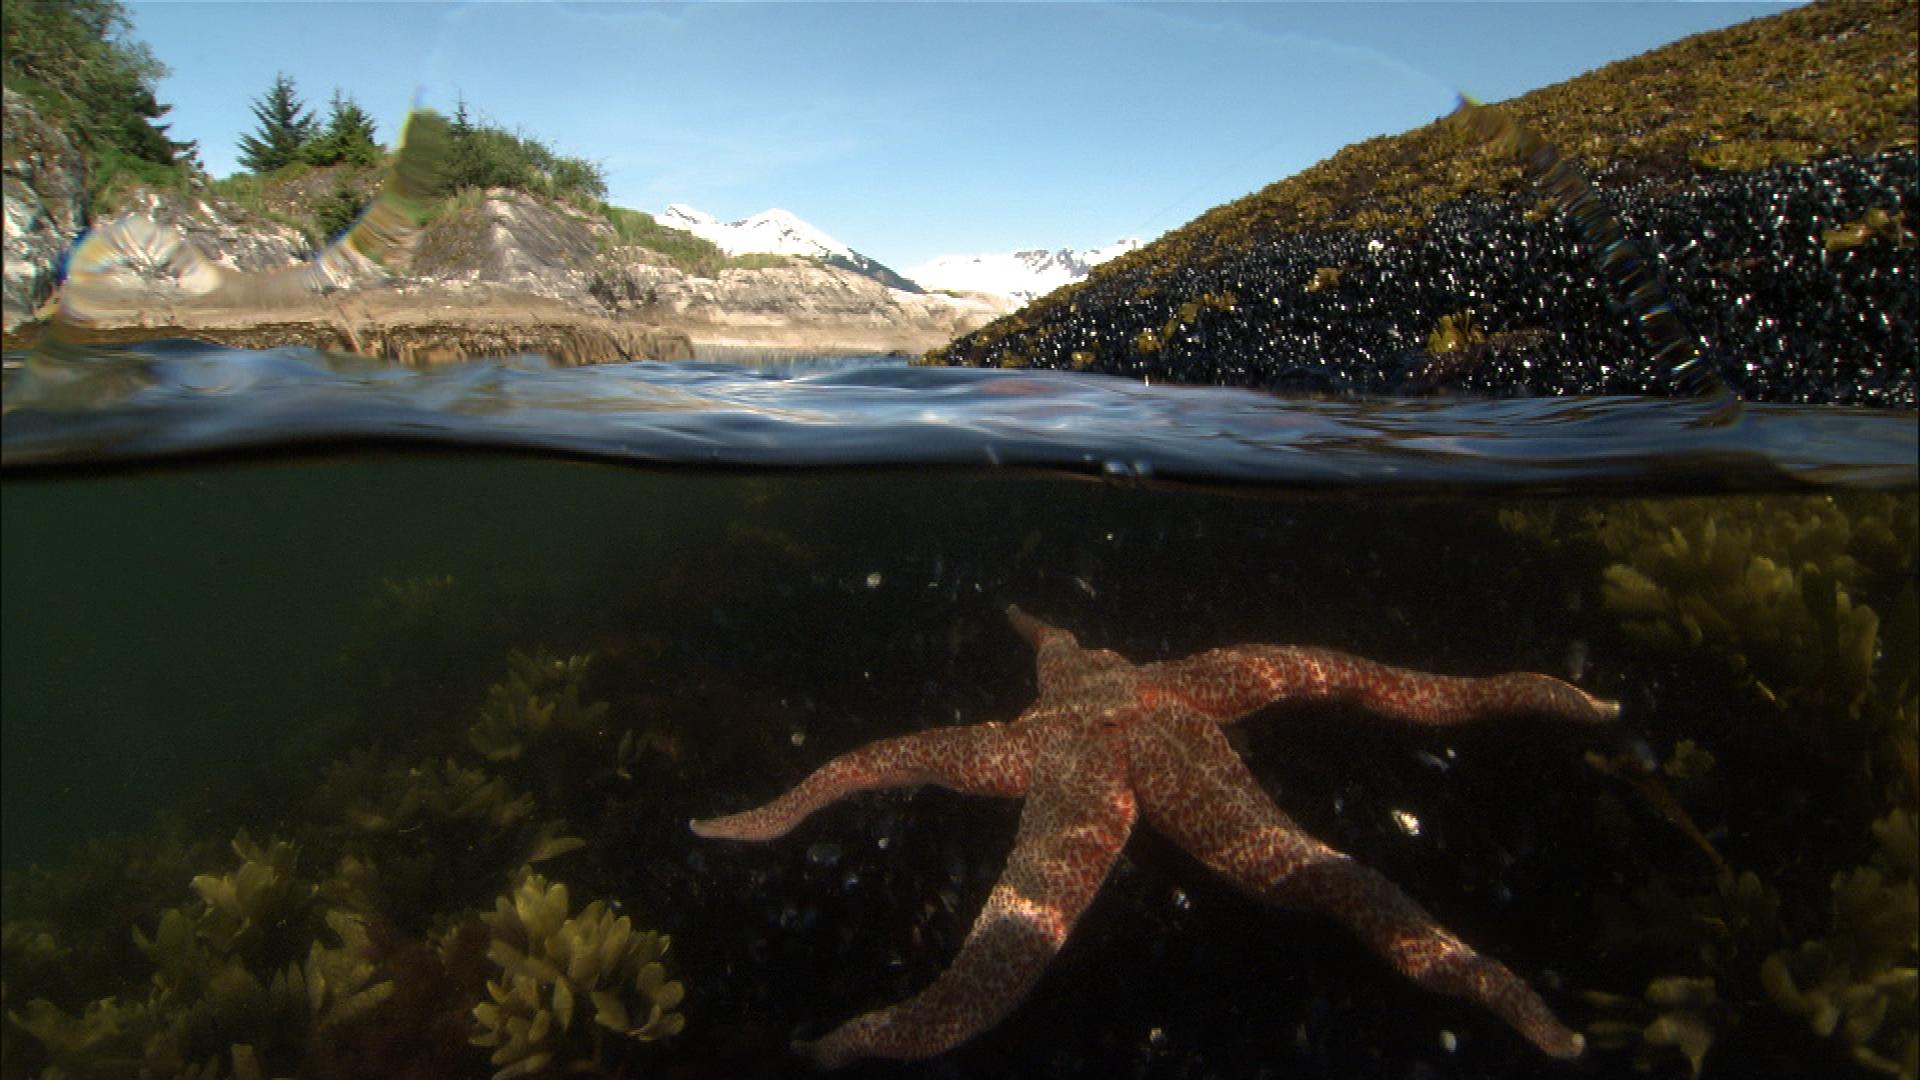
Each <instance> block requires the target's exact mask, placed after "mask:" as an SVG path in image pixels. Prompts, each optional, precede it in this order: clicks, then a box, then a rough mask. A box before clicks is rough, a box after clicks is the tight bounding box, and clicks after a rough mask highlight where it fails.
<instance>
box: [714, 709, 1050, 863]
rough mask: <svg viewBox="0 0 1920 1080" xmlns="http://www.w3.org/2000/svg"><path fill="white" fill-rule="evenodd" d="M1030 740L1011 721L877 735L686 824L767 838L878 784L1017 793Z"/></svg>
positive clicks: (1023, 786) (1022, 786) (717, 833)
mask: <svg viewBox="0 0 1920 1080" xmlns="http://www.w3.org/2000/svg"><path fill="white" fill-rule="evenodd" d="M1036 742H1037V740H1036V739H1034V737H1033V735H1032V733H1031V732H1029V731H1027V730H1025V729H1022V728H1019V727H1016V726H1014V725H1010V724H974V725H970V726H966V727H946V728H935V729H933V730H932V731H922V732H917V733H915V734H912V735H902V736H899V737H897V738H892V739H882V740H880V741H879V742H876V743H870V744H868V745H866V746H863V747H861V748H860V749H858V750H855V751H852V752H851V753H846V754H842V755H840V756H839V757H837V758H834V759H833V760H832V761H829V762H827V763H826V764H825V765H822V766H821V767H820V768H819V769H817V770H815V771H814V773H813V774H812V775H811V776H808V777H807V778H806V779H805V780H802V781H800V783H799V784H797V785H796V786H794V787H793V789H792V790H790V791H788V792H787V793H786V794H784V795H782V796H780V797H779V798H777V799H775V800H773V801H772V802H770V803H768V804H766V805H765V806H762V807H760V808H758V809H755V810H748V811H745V812H743V813H738V814H729V815H727V816H725V817H717V818H704V819H698V820H695V821H692V822H689V824H690V825H691V826H692V828H693V831H694V832H695V833H696V834H698V835H700V836H710V837H721V838H724V839H728V840H772V839H774V838H775V837H780V836H785V835H786V834H787V832H788V831H789V830H791V829H792V828H793V827H794V826H795V825H798V824H800V822H801V821H803V820H805V818H806V817H807V815H809V814H811V813H813V812H814V811H815V810H818V809H820V808H821V807H823V806H825V805H827V804H828V803H831V802H836V801H838V800H840V799H842V798H845V797H846V796H848V795H852V794H854V793H856V792H861V791H873V790H875V789H877V788H888V787H906V786H910V785H913V784H940V785H942V786H945V787H950V788H953V789H954V790H955V791H961V792H965V793H967V794H969V795H1009V796H1010V795H1019V794H1021V793H1023V792H1025V791H1026V790H1027V784H1028V782H1029V777H1030V775H1031V773H1032V769H1033V758H1034V753H1035V749H1036Z"/></svg>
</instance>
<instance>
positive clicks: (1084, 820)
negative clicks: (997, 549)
mask: <svg viewBox="0 0 1920 1080" xmlns="http://www.w3.org/2000/svg"><path fill="white" fill-rule="evenodd" d="M1092 740H1105V741H1108V742H1109V743H1110V745H1108V746H1104V747H1102V746H1090V745H1088V743H1089V741H1092ZM1041 755H1042V756H1041V760H1040V761H1039V763H1038V764H1037V765H1036V766H1035V772H1034V777H1035V779H1034V784H1033V788H1032V790H1031V791H1029V792H1028V795H1027V805H1026V807H1025V809H1024V810H1022V812H1021V815H1020V830H1019V832H1018V834H1017V835H1016V836H1015V839H1014V847H1013V855H1012V856H1011V857H1010V858H1009V859H1008V860H1007V868H1006V871H1005V872H1004V873H1003V874H1002V875H1001V878H1000V881H999V883H998V884H996V885H995V886H994V888H993V892H992V894H990V895H989V896H988V898H987V903H986V907H985V908H983V909H982V910H981V912H980V917H979V918H978V919H976V920H975V921H974V924H973V929H972V930H971V931H970V932H969V933H968V934H967V940H966V942H965V943H964V944H963V945H961V947H960V953H959V955H958V956H956V957H954V960H953V964H952V965H951V966H950V967H948V968H947V970H946V971H945V972H944V973H943V974H942V975H941V976H940V977H939V978H938V979H935V980H934V981H933V983H932V984H931V985H930V986H928V987H927V988H926V989H925V990H922V991H921V992H920V993H919V994H917V995H915V996H913V997H911V998H908V999H907V1000H906V1001H903V1002H900V1003H899V1004H896V1005H890V1006H888V1007H886V1008H883V1009H877V1010H875V1011H873V1012H870V1013H866V1014H864V1015H862V1016H858V1017H855V1018H854V1019H852V1020H849V1021H848V1022H846V1023H845V1024H842V1025H841V1026H840V1027H838V1028H836V1029H834V1030H833V1031H831V1032H829V1033H828V1034H827V1035H826V1036H825V1037H823V1038H821V1039H819V1040H818V1041H816V1042H812V1043H802V1044H799V1045H798V1046H797V1047H796V1049H798V1050H799V1051H800V1052H802V1053H804V1054H806V1055H807V1056H808V1057H810V1058H812V1059H813V1061H814V1063H815V1064H817V1065H819V1066H820V1067H822V1068H828V1069H834V1068H839V1067H841V1066H843V1065H846V1064H848V1063H850V1062H852V1061H854V1060H856V1059H858V1058H863V1057H885V1058H904V1059H918V1058H925V1057H931V1056H933V1055H935V1054H938V1053H941V1052H943V1051H946V1050H949V1049H951V1048H953V1047H955V1046H958V1045H959V1044H960V1043H962V1042H965V1041H966V1040H967V1039H969V1038H972V1037H973V1036H974V1035H976V1034H978V1033H980V1032H981V1031H984V1030H986V1029H987V1028H989V1027H991V1026H993V1025H994V1024H995V1023H997V1022H998V1021H999V1020H1000V1018H1001V1017H1003V1016H1005V1015H1006V1014H1007V1013H1008V1012H1010V1011H1012V1010H1013V1008H1014V1006H1016V1005H1018V1004H1019V1003H1020V1001H1021V999H1023V998H1024V997H1026V995H1027V991H1028V990H1029V989H1031V988H1032V986H1033V984H1034V981H1035V980H1037V979H1038V978H1039V977H1040V973H1041V972H1042V971H1044V970H1045V969H1046V966H1047V962H1048V961H1049V960H1051V959H1053V956H1054V954H1055V953H1057V952H1059V950H1060V945H1061V943H1062V942H1064V941H1065V940H1066V937H1067V934H1068V932H1069V931H1071V930H1072V929H1073V924H1074V922H1075V920H1077V919H1078V918H1079V917H1080V913H1081V912H1082V911H1084V910H1085V909H1086V906H1087V904H1088V902H1089V901H1091V900H1092V899H1093V896H1094V894H1095V893H1096V892H1098V891H1099V890H1100V885H1101V883H1102V882H1104V881H1105V880H1106V877H1107V872H1108V871H1109V870H1110V869H1112V867H1113V862H1114V860H1115V859H1116V858H1117V857H1118V856H1119V854H1120V849H1121V847H1122V846H1124V845H1125V844H1126V842H1127V835H1128V834H1129V833H1130V832H1131V831H1132V830H1133V822H1134V817H1135V813H1136V809H1135V804H1134V796H1133V791H1132V789H1131V787H1130V786H1129V784H1128V780H1127V768H1126V760H1125V753H1124V751H1123V750H1122V749H1121V748H1120V747H1119V745H1118V743H1117V737H1116V736H1113V735H1111V734H1109V733H1089V734H1083V735H1081V736H1080V737H1079V738H1071V739H1063V740H1057V741H1054V742H1051V743H1049V744H1048V746H1047V747H1046V748H1045V749H1044V750H1043V751H1042V752H1041Z"/></svg>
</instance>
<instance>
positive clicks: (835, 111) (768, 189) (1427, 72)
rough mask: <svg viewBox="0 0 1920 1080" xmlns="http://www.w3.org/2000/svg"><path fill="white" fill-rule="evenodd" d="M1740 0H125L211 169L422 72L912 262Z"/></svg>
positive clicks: (616, 176) (1018, 238)
mask: <svg viewBox="0 0 1920 1080" xmlns="http://www.w3.org/2000/svg"><path fill="white" fill-rule="evenodd" d="M1788 6H1792V5H1786V4H1778V3H1774V4H1751V3H1628V2H1605V3H1598V2H1586V3H1581V2H1532V3H1450V2H1419V3H1394V4H1372V3H1310V4H1308V3H1275V4H1265V3H1235V4H1211V3H1185V4H1175V5H1158V4H1118V5H1106V4H1092V3H1066V4H1026V3H994V4H988V3H786V4H762V3H740V4H732V3H729V4H626V3H599V4H580V3H535V2H523V3H341V2H338V0H327V2H314V3H295V2H280V3H208V2H137V0H136V2H133V3H131V4H129V8H130V11H131V14H132V15H133V19H134V28H135V29H134V33H135V36H136V37H138V38H139V39H140V40H143V41H145V42H146V43H147V44H148V45H149V46H150V47H151V48H152V49H153V50H154V53H155V54H156V55H157V56H158V57H159V59H160V60H161V61H162V62H163V63H165V64H166V65H167V66H168V68H169V69H171V74H170V75H169V76H168V77H167V78H166V79H165V80H163V81H162V83H161V84H160V88H159V89H160V94H159V97H160V100H161V101H163V102H166V103H169V104H171V105H172V106H173V112H172V114H171V115H170V117H169V119H170V120H171V121H172V122H173V128H172V132H173V134H174V136H175V137H177V138H188V139H196V140H198V141H199V142H200V146H201V156H202V158H203V160H204V161H205V162H206V164H207V166H208V168H209V169H211V170H212V171H213V172H214V173H215V174H216V175H225V174H227V173H229V172H231V171H233V170H234V169H235V168H237V166H236V165H235V163H234V157H235V142H236V140H237V139H238V137H239V136H240V135H241V134H243V133H246V132H250V131H251V130H253V128H254V126H255V122H254V119H253V117H252V115H251V113H250V112H249V105H250V103H251V102H252V101H253V100H254V99H256V98H257V97H258V96H259V95H260V94H261V93H262V92H263V91H264V90H265V89H266V88H267V86H268V85H269V84H271V83H272V81H273V78H274V75H275V73H276V72H280V71H284V72H286V73H287V74H289V75H291V76H292V77H293V79H294V80H295V82H296V83H297V84H298V87H299V89H300V91H301V94H302V96H303V97H304V98H305V99H306V100H307V102H308V103H309V104H312V105H324V103H325V101H326V100H327V98H328V97H329V96H330V95H331V93H332V91H333V89H334V88H335V87H336V86H338V87H340V88H342V89H344V90H346V91H347V92H349V93H351V94H352V95H353V96H354V97H355V98H357V99H358V100H359V102H360V103H361V104H362V105H363V106H365V107H366V108H367V109H368V110H369V111H370V112H371V113H372V114H373V115H374V116H375V118H376V119H378V120H379V122H380V125H381V129H380V137H381V138H382V140H383V141H387V142H391V141H392V139H393V135H394V132H395V130H396V128H397V125H398V124H399V122H400V121H401V119H402V118H403V117H404V116H405V114H406V111H407V107H408V104H409V103H410V102H411V101H412V100H413V98H414V96H415V94H416V93H418V94H419V95H420V96H421V98H422V100H423V101H424V102H425V103H426V104H428V105H433V106H436V107H441V108H446V109H450V108H451V105H452V102H453V100H454V97H455V95H456V94H464V95H465V97H466V99H467V102H468V103H469V107H470V108H471V109H472V110H473V111H474V112H475V113H477V114H480V115H483V116H485V117H487V118H489V119H491V120H493V121H494V122H496V123H499V124H502V125H503V126H506V127H509V128H520V129H523V130H525V131H526V132H527V133H529V134H533V135H537V136H539V137H541V138H543V139H545V140H546V141H547V142H548V143H549V144H550V145H552V146H553V147H554V148H555V149H556V150H558V151H559V152H561V153H567V154H576V155H580V156H583V157H589V158H594V159H597V160H599V161H600V162H601V163H602V164H603V165H604V166H605V168H606V173H607V180H608V186H609V187H610V188H611V201H613V202H615V203H618V204H621V205H624V206H632V207H636V208H639V209H643V210H650V211H658V210H660V209H662V208H663V207H664V206H665V205H666V204H667V203H669V202H684V203H688V204H690V205H693V206H696V207H699V208H700V209H703V210H706V211H708V212H710V213H712V214H715V215H716V216H718V217H720V218H721V219H723V220H732V219H735V218H740V217H745V216H746V215H748V214H752V213H755V212H757V211H760V210H764V209H766V208H768V207H770V206H781V207H785V208H787V209H789V210H791V211H793V212H794V213H797V214H799V215H800V216H801V217H803V218H805V219H807V220H808V221H810V222H812V223H813V224H815V225H817V226H819V227H820V228H822V229H824V230H826V231H827V232H829V233H831V234H832V235H833V236H835V237H836V238H837V239H839V240H840V241H841V242H842V243H845V244H847V245H849V246H851V247H853V248H855V249H857V250H859V251H862V252H865V253H866V254H868V255H871V256H873V257H874V258H877V259H879V260H880V261H882V262H884V263H887V264H888V265H891V266H894V267H897V268H903V269H904V268H907V267H911V266H913V265H915V264H917V263H919V262H921V261H924V260H925V259H928V258H931V257H933V256H935V255H942V254H956V253H976V252H996V251H1010V250H1014V249H1016V248H1024V247H1095V246H1100V245H1103V244H1107V243H1111V242H1112V241H1114V240H1116V239H1119V238H1120V237H1123V236H1138V237H1141V238H1142V239H1150V238H1152V237H1153V236H1155V235H1158V234H1159V233H1161V232H1163V231H1165V230H1167V229H1170V228H1173V227H1175V226H1178V225H1180V224H1182V223H1184V222H1186V221H1188V220H1190V219H1191V218H1193V217H1195V216H1196V215H1198V214H1199V213H1201V212H1202V211H1204V210H1206V209H1208V208H1209V207H1212V206H1215V205H1218V204H1220V203H1223V202H1227V201H1229V200H1231V199H1235V198H1238V197H1239V196H1241V195H1244V194H1247V193H1248V192H1250V191H1254V190H1257V189H1259V188H1260V187H1262V186H1264V185H1266V184H1268V183H1271V182H1273V181H1275V180H1278V179H1281V178H1283V177H1286V176H1288V175H1291V174H1292V173H1295V172H1298V171H1299V170H1300V169H1302V168H1305V167H1306V166H1309V165H1311V164H1313V163H1314V162H1316V161H1319V160H1321V159H1323V158H1325V157H1327V156H1329V155H1331V154H1332V153H1333V152H1334V151H1336V150H1338V149H1339V148H1340V147H1342V146H1344V145H1346V144H1348V143H1351V142H1355V141H1357V140H1360V139H1364V138H1368V137H1371V136H1374V135H1380V134H1387V133H1393V132H1399V131H1404V130H1406V129H1408V128H1411V127H1415V126H1417V125H1420V124H1423V123H1425V122H1427V121H1429V120H1431V119H1433V118H1434V117H1436V116H1439V115H1441V114H1443V113H1445V112H1447V111H1448V110H1449V109H1450V108H1451V107H1452V105H1453V100H1454V94H1455V92H1456V91H1458V90H1465V91H1467V92H1468V93H1471V94H1473V95H1474V96H1476V97H1479V98H1482V99H1484V100H1492V101H1497V100H1500V99H1502V98H1506V97H1511V96H1514V95H1516V94H1520V93H1524V92H1526V91H1527V90H1530V89H1533V88H1535V87H1539V86H1544V85H1547V84H1550V83H1554V82H1559V81H1561V80H1563V79H1566V78H1569V77H1571V76H1574V75H1577V74H1579V73H1581V72H1583V71H1587V70H1590V69H1592V68H1595V67H1598V66H1600V65H1602V64H1605V63H1608V62H1610V61H1613V60H1618V59H1622V58H1625V57H1628V56H1632V55H1635V54H1637V53H1641V52H1644V51H1646V50H1648V49H1650V48H1654V47H1656V46H1659V45H1663V44H1666V43H1668V42H1671V41H1675V40H1677V39H1679V38H1682V37H1685V36H1687V35H1689V34H1694V33H1699V32H1701V31H1704V30H1711V29H1716V28H1718V27H1722V26H1728V25H1731V24H1733V23H1737V22H1743V21H1745V20H1748V19H1752V18H1757V17H1759V16H1762V15H1767V14H1772V13H1775V12H1778V11H1781V10H1784V9H1785V8H1786V7H1788Z"/></svg>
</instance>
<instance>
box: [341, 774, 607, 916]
mask: <svg viewBox="0 0 1920 1080" xmlns="http://www.w3.org/2000/svg"><path fill="white" fill-rule="evenodd" d="M313 811H314V816H315V817H316V818H318V819H320V820H323V821H326V820H330V821H338V822H341V823H342V824H343V825H344V826H345V828H344V829H343V830H341V829H336V830H335V831H336V833H338V834H339V835H337V836H336V837H335V842H336V843H337V849H336V850H337V851H338V852H339V857H338V861H337V863H336V866H335V870H334V873H333V874H332V875H331V876H330V877H328V878H327V879H326V880H324V881H323V882H321V885H320V889H321V892H322V895H324V896H325V897H326V898H327V899H328V900H329V901H330V902H331V903H334V904H336V905H338V906H340V907H343V908H346V909H348V910H351V911H355V912H360V913H363V914H368V915H375V916H378V917H379V918H381V919H383V920H390V921H393V922H396V923H399V924H401V925H407V926H410V927H412V928H414V929H423V928H424V927H423V926H422V925H420V924H421V920H422V919H430V918H432V917H434V915H436V914H437V913H441V912H445V911H449V910H455V909H460V908H464V907H468V906H470V905H472V904H474V903H477V902H481V901H482V900H483V898H484V897H485V896H487V895H490V894H491V892H492V889H493V886H492V885H491V884H490V882H493V881H497V880H498V875H499V874H500V873H502V872H503V870H504V869H505V868H506V867H510V866H518V865H520V864H522V863H538V862H543V861H545V860H547V859H551V858H554V857H556V856H559V855H564V854H566V853H568V852H571V851H577V850H579V849H580V848H582V847H584V846H585V843H586V842H585V841H583V840H581V839H580V838H579V837H577V836H572V835H570V834H569V832H568V829H567V824H566V822H565V821H564V820H561V819H558V818H555V819H548V820H544V821H541V820H538V819H537V806H536V804H535V802H534V798H533V796H532V795H530V794H527V793H525V792H518V791H516V790H515V789H514V787H513V786H512V785H511V784H509V783H508V782H507V780H506V779H505V778H504V777H499V776H493V775H490V774H488V773H487V771H486V770H485V769H483V768H481V767H479V766H466V765H462V764H461V763H460V762H459V761H457V760H455V759H454V758H452V757H449V758H447V759H446V760H444V761H441V762H438V763H436V762H434V761H432V760H431V759H428V760H424V761H420V762H418V763H416V764H411V765H409V764H406V763H404V762H398V761H388V760H385V759H383V758H381V757H380V756H379V755H377V754H374V753H373V752H371V751H356V752H355V753H354V754H353V755H351V756H349V758H348V759H347V760H345V761H336V762H334V763H333V764H332V765H331V766H330V767H329V769H328V772H327V776H326V779H325V781H324V782H323V783H322V784H321V785H320V788H319V791H318V792H317V794H316V796H315V798H314V800H313ZM451 852H459V853H461V854H460V857H459V858H457V859H450V858H449V857H448V856H449V853H451Z"/></svg>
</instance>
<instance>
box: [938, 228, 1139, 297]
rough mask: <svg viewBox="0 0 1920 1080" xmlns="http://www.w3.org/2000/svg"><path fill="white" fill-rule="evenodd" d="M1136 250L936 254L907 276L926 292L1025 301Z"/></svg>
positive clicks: (1127, 246) (1132, 244)
mask: <svg viewBox="0 0 1920 1080" xmlns="http://www.w3.org/2000/svg"><path fill="white" fill-rule="evenodd" d="M1139 246H1140V241H1138V240H1121V241H1119V242H1118V243H1114V244H1108V245H1107V246H1106V247H1102V248H1092V249H1089V250H1086V251H1073V250H1071V249H1068V248H1060V249H1058V250H1055V251H1047V250H1045V249H1042V248H1034V249H1032V250H1028V251H1015V252H1010V253H1008V254H1005V255H942V256H940V257H938V258H936V259H930V260H928V261H927V262H925V263H922V264H921V265H919V266H916V267H914V268H913V269H911V270H909V271H908V272H907V276H908V277H911V278H912V279H913V280H915V281H917V282H919V283H920V284H921V285H922V286H924V287H926V288H929V289H954V290H958V291H962V292H983V293H993V294H995V295H999V296H1007V297H1012V298H1013V299H1015V300H1019V301H1021V302H1023V303H1024V302H1026V301H1028V300H1032V299H1034V298H1035V297H1038V296H1044V295H1046V294H1047V293H1050V292H1052V291H1053V290H1055V289H1057V288H1059V287H1060V286H1062V285H1071V284H1072V283H1074V282H1076V281H1079V280H1080V279H1081V278H1084V277H1086V276H1087V273H1088V272H1089V271H1091V270H1092V269H1093V268H1094V267H1096V266H1098V265H1100V264H1101V263H1103V262H1106V261H1107V260H1108V259H1111V258H1114V257H1115V256H1117V255H1124V254H1126V253H1127V252H1129V251H1132V250H1133V249H1135V248H1137V247H1139Z"/></svg>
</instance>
